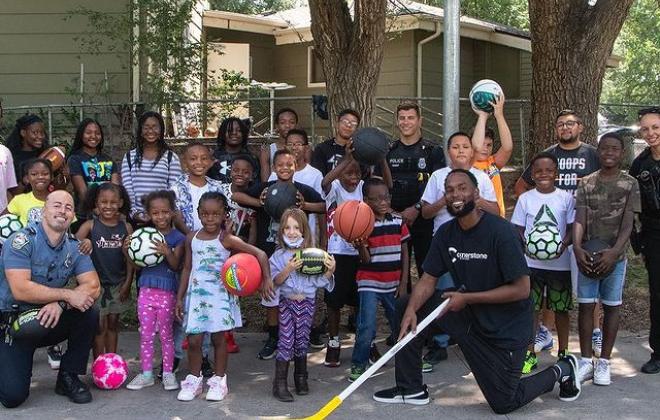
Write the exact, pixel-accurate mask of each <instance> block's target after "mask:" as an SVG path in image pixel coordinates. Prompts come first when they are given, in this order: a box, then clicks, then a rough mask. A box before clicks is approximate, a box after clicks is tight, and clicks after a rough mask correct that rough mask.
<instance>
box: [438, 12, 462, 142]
mask: <svg viewBox="0 0 660 420" xmlns="http://www.w3.org/2000/svg"><path fill="white" fill-rule="evenodd" d="M460 3H461V2H460V0H446V1H445V10H444V15H445V16H444V23H443V24H444V28H445V33H444V37H443V40H444V41H443V42H444V60H443V69H442V96H443V100H442V125H443V134H444V143H445V144H444V147H445V150H447V139H448V138H449V136H450V135H451V134H452V133H454V132H456V131H458V126H459V115H458V106H459V103H458V98H459V87H460V31H459V26H460V18H461V15H460Z"/></svg>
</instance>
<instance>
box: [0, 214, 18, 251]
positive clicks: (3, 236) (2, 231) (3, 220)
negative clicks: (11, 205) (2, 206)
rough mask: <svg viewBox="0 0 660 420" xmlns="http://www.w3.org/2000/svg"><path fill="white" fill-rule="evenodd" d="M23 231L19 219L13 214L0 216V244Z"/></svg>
mask: <svg viewBox="0 0 660 420" xmlns="http://www.w3.org/2000/svg"><path fill="white" fill-rule="evenodd" d="M21 229H23V223H21V219H20V218H19V217H18V216H16V215H15V214H4V215H2V216H0V244H3V245H4V243H5V241H6V240H7V239H8V238H9V237H10V236H11V235H13V234H14V233H16V232H18V231H19V230H21Z"/></svg>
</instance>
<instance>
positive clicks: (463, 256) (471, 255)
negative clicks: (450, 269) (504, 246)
mask: <svg viewBox="0 0 660 420" xmlns="http://www.w3.org/2000/svg"><path fill="white" fill-rule="evenodd" d="M447 252H449V256H450V257H451V262H452V263H455V262H456V261H457V260H461V261H470V260H487V259H488V254H482V253H479V252H460V251H459V250H457V249H456V248H454V247H453V246H450V247H449V248H448V249H447Z"/></svg>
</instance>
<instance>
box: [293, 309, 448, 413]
mask: <svg viewBox="0 0 660 420" xmlns="http://www.w3.org/2000/svg"><path fill="white" fill-rule="evenodd" d="M448 304H449V299H445V301H444V302H442V303H441V304H440V305H438V307H437V308H435V309H434V310H433V312H431V313H430V314H428V315H427V316H426V318H424V319H423V320H422V322H420V323H419V324H417V329H416V330H415V331H410V332H409V333H408V334H406V335H405V336H404V337H403V338H402V339H401V340H400V341H399V342H398V343H396V344H395V345H394V346H393V347H392V348H391V349H389V351H388V352H387V353H385V354H384V355H383V356H382V357H381V358H380V359H378V360H377V361H376V363H374V364H373V365H371V367H370V368H369V369H367V370H366V371H365V372H364V373H363V374H362V375H360V377H359V378H358V379H356V380H355V382H353V383H352V384H350V385H349V386H348V387H346V389H344V390H343V391H342V392H341V393H340V394H339V395H337V396H335V397H334V398H332V399H331V400H330V401H328V403H327V404H326V405H324V406H323V407H321V409H320V410H319V411H317V412H316V413H315V414H313V415H311V416H309V417H305V418H304V419H303V420H323V419H325V418H326V417H328V416H329V415H330V413H332V412H333V411H335V410H336V409H337V407H339V406H340V405H341V403H342V402H344V401H345V400H346V398H348V396H349V395H351V394H352V393H353V391H355V390H356V389H358V388H359V387H360V385H362V384H363V383H364V382H365V381H366V380H367V379H369V378H370V377H371V375H373V374H374V373H376V371H378V369H380V368H381V367H382V366H383V365H384V364H385V363H387V361H388V360H390V359H391V358H392V357H393V356H394V355H395V354H397V353H398V351H399V350H401V349H402V348H403V347H404V346H405V345H406V344H408V343H409V342H410V341H411V340H412V339H413V338H415V337H416V336H417V334H419V333H420V332H421V331H423V330H424V328H426V327H428V325H429V324H430V323H431V322H433V321H434V320H435V319H436V318H438V317H440V316H441V315H444V310H445V308H446V307H447V305H448Z"/></svg>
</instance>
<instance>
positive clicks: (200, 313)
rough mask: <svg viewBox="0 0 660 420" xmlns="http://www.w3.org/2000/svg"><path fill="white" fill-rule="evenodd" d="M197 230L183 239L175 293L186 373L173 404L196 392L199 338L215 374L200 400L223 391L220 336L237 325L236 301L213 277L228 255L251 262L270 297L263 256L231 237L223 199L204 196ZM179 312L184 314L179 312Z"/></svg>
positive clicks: (223, 347) (223, 353) (223, 360)
mask: <svg viewBox="0 0 660 420" xmlns="http://www.w3.org/2000/svg"><path fill="white" fill-rule="evenodd" d="M197 211H198V213H199V219H200V221H201V223H202V228H201V229H200V230H197V231H195V232H191V233H189V234H188V236H187V237H186V254H185V260H184V265H183V271H182V274H181V284H180V285H179V291H178V294H177V302H176V315H177V318H179V320H181V321H182V322H183V326H184V330H185V332H186V334H187V335H188V366H189V368H190V373H189V374H188V376H186V378H185V380H184V381H183V382H181V391H180V392H179V395H178V396H177V399H178V400H179V401H192V400H193V399H195V397H196V396H197V395H199V394H201V393H202V389H203V384H202V379H203V378H202V376H201V372H200V370H201V367H202V351H201V347H202V337H203V335H204V334H205V333H209V334H211V342H212V343H213V347H214V362H215V375H213V376H212V377H211V378H209V379H208V380H207V382H206V383H207V385H208V386H209V390H208V392H207V394H206V399H207V400H209V401H221V400H223V399H224V398H225V396H226V395H227V393H228V392H229V388H228V387H227V375H226V369H227V347H226V342H225V336H224V332H225V331H230V330H232V329H234V328H237V327H240V326H241V325H242V320H241V315H240V309H239V306H238V302H237V299H236V298H235V297H234V296H233V295H230V294H229V292H228V291H227V289H226V288H225V286H224V285H223V283H222V281H221V280H220V278H219V277H220V276H219V273H220V271H221V269H222V266H223V264H224V263H225V261H226V260H227V258H229V255H230V253H232V252H234V253H237V252H246V253H248V254H252V255H254V256H256V257H257V259H258V260H259V265H260V266H261V272H262V294H264V295H270V294H271V293H272V287H273V286H272V280H271V276H270V267H269V265H268V257H267V256H266V253H265V252H264V251H262V250H260V249H259V248H256V247H254V246H252V245H249V244H246V243H245V242H243V241H242V240H241V239H240V238H238V237H237V236H235V235H233V234H232V233H231V226H228V225H227V223H226V221H227V217H226V216H227V199H226V198H225V196H223V195H222V194H220V193H218V192H206V193H204V194H203V195H202V197H201V198H200V200H199V206H198V207H197ZM184 308H185V312H184Z"/></svg>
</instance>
